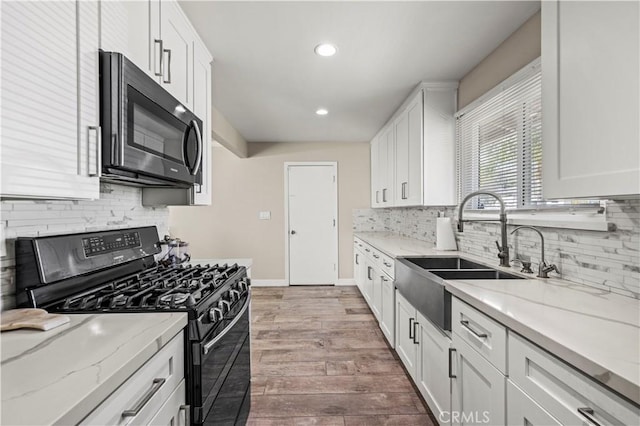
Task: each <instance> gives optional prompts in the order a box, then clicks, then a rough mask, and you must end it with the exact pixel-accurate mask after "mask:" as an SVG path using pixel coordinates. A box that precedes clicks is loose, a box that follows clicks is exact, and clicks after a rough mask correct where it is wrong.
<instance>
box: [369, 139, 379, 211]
mask: <svg viewBox="0 0 640 426" xmlns="http://www.w3.org/2000/svg"><path fill="white" fill-rule="evenodd" d="M380 141H381V138H379V137H376V138H375V139H373V140H372V141H371V207H380V200H381V198H380V196H381V195H380V172H381V170H380Z"/></svg>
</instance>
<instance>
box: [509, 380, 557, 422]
mask: <svg viewBox="0 0 640 426" xmlns="http://www.w3.org/2000/svg"><path fill="white" fill-rule="evenodd" d="M507 424H508V425H527V426H528V425H532V426H552V425H562V423H560V422H559V421H557V420H556V419H555V418H553V416H552V415H551V414H549V413H547V412H546V411H545V409H544V408H542V407H541V406H539V405H538V404H536V402H535V401H534V400H533V399H531V398H529V396H528V395H527V394H525V393H524V392H522V390H520V389H519V388H518V387H517V386H516V385H514V384H513V382H512V381H511V380H507Z"/></svg>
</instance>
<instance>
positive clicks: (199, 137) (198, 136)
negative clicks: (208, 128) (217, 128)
mask: <svg viewBox="0 0 640 426" xmlns="http://www.w3.org/2000/svg"><path fill="white" fill-rule="evenodd" d="M189 126H190V127H193V129H194V131H195V132H196V139H197V141H198V151H197V154H196V164H195V166H193V170H192V171H191V175H192V176H195V175H196V174H197V173H198V171H199V170H200V165H201V164H202V135H201V134H200V128H199V127H198V123H197V122H196V120H191V122H190V123H189ZM188 140H189V138H187V140H186V141H188ZM186 141H185V142H186Z"/></svg>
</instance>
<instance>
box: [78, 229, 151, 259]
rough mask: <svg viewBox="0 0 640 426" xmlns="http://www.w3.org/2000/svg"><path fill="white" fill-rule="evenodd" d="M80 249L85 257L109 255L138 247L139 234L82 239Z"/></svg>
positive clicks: (131, 233)
mask: <svg viewBox="0 0 640 426" xmlns="http://www.w3.org/2000/svg"><path fill="white" fill-rule="evenodd" d="M82 247H83V249H84V255H85V256H86V257H92V256H97V255H99V254H106V253H111V252H114V251H118V250H122V249H128V248H134V247H140V234H138V233H137V232H126V233H122V234H111V235H102V236H94V237H89V238H83V239H82Z"/></svg>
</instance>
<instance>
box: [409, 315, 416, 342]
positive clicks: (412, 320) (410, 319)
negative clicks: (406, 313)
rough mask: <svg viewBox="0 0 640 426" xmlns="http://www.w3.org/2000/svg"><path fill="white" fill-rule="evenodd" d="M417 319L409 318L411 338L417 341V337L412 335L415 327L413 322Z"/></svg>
mask: <svg viewBox="0 0 640 426" xmlns="http://www.w3.org/2000/svg"><path fill="white" fill-rule="evenodd" d="M414 321H415V320H414V319H413V318H409V339H411V340H413V341H414V342H415V338H414V337H413V336H412V335H411V332H412V331H414V328H413V322H414Z"/></svg>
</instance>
